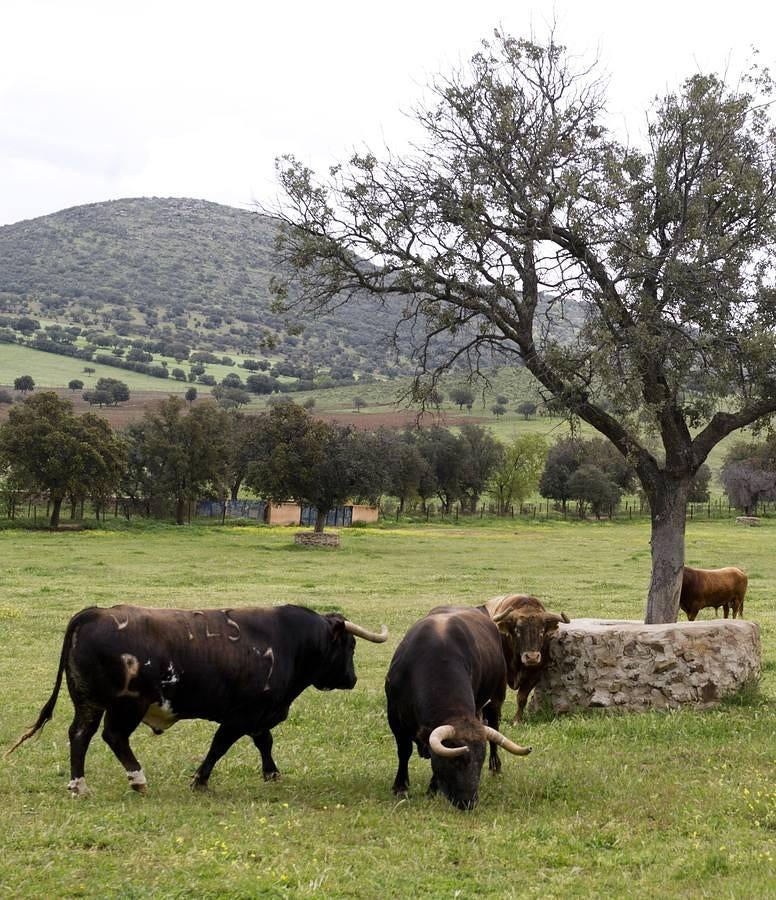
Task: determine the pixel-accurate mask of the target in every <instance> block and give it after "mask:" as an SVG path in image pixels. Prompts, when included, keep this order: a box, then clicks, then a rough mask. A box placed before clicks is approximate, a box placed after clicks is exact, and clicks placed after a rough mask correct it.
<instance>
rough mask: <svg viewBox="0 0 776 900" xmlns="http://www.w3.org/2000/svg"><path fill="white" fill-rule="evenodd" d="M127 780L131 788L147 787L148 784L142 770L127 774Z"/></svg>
mask: <svg viewBox="0 0 776 900" xmlns="http://www.w3.org/2000/svg"><path fill="white" fill-rule="evenodd" d="M127 778H128V779H129V784H130V787H145V786H146V785H147V784H148V782H147V781H146V777H145V775H144V774H143V770H142V769H138V770H137V772H127Z"/></svg>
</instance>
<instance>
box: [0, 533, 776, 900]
mask: <svg viewBox="0 0 776 900" xmlns="http://www.w3.org/2000/svg"><path fill="white" fill-rule="evenodd" d="M292 534H293V530H289V529H268V528H264V527H236V526H226V527H218V526H214V527H206V526H201V525H195V526H192V527H187V528H182V529H175V528H173V527H171V526H164V525H157V526H153V525H145V526H141V525H132V526H127V527H124V528H118V527H115V528H112V529H110V530H88V531H82V532H69V533H61V534H58V533H50V532H44V531H40V532H30V531H27V532H25V531H21V530H11V529H9V530H5V531H0V554H2V559H3V568H4V574H3V581H2V585H3V586H2V592H0V634H2V641H0V691H2V709H3V715H2V717H0V746H7V745H8V744H10V743H11V742H12V741H13V740H14V739H15V738H16V737H17V736H18V735H19V733H20V732H21V731H22V730H23V729H24V728H25V727H26V726H27V725H28V724H29V723H30V722H31V721H33V719H34V718H35V716H36V715H37V713H38V711H39V709H40V707H41V706H42V704H43V702H44V701H45V700H46V698H47V697H48V696H49V693H50V691H51V687H52V685H53V681H54V675H55V671H56V666H57V661H58V657H59V651H60V646H61V638H62V634H63V632H64V628H65V625H66V623H67V620H68V618H69V617H70V615H71V614H72V613H73V612H75V611H76V610H78V609H80V608H81V607H83V606H86V605H89V604H99V605H109V604H112V603H115V602H132V603H141V604H146V605H158V606H183V607H195V608H196V607H202V606H214V607H228V606H236V605H241V604H242V605H247V604H276V603H285V602H298V603H304V604H307V605H310V606H312V607H314V608H315V609H318V610H320V611H325V610H331V609H338V610H341V611H343V612H345V614H346V615H347V616H349V617H350V618H352V619H354V620H356V621H359V622H361V623H363V624H364V625H366V626H369V627H377V626H378V625H379V624H380V623H382V622H385V623H386V624H387V625H388V627H389V628H390V630H391V635H390V637H389V640H388V642H387V643H386V644H384V645H372V644H366V643H364V642H360V643H359V646H358V648H357V653H356V668H357V671H358V674H359V682H358V684H357V685H356V687H355V689H354V690H353V691H352V692H334V693H326V694H323V693H319V692H317V691H315V690H312V689H310V690H308V691H307V692H305V693H304V694H303V695H302V696H301V697H300V698H299V700H298V701H297V702H296V703H295V704H294V706H293V707H292V709H291V715H290V717H289V719H288V720H287V721H286V722H285V723H283V724H282V725H280V726H279V727H278V728H277V729H276V730H275V754H274V755H275V759H276V760H277V763H278V766H279V767H280V769H281V771H282V773H283V777H282V779H281V780H280V781H278V782H275V783H269V784H265V783H263V782H262V780H261V775H260V769H259V765H258V764H259V757H258V754H257V752H256V750H255V749H254V747H253V745H252V744H251V743H250V741H248V740H246V739H243V740H242V741H240V742H238V744H237V745H235V747H234V748H232V750H231V751H230V753H229V754H228V755H227V756H226V757H225V758H224V759H223V760H221V762H220V763H219V764H218V766H217V767H216V769H215V771H214V773H213V777H212V779H211V791H210V793H209V794H207V795H204V796H200V795H194V794H192V792H191V791H190V790H189V788H188V780H189V777H190V775H191V774H192V772H193V771H194V769H195V768H196V766H197V764H198V762H199V761H200V759H201V757H202V756H203V755H204V752H205V750H206V749H207V745H208V743H209V740H210V737H211V736H212V733H213V730H214V726H213V725H212V724H211V723H207V722H182V723H179V724H178V725H176V726H175V727H174V728H173V729H171V730H170V731H169V732H167V733H166V734H164V735H163V736H160V737H155V736H153V735H152V734H151V732H150V731H149V730H148V729H146V728H145V727H144V726H141V729H139V730H138V731H137V732H136V734H135V736H134V739H133V745H134V748H135V751H136V753H137V755H138V757H139V759H140V760H141V763H142V764H143V767H144V769H145V772H146V775H147V776H148V779H149V791H148V794H147V795H146V796H145V797H142V796H139V795H136V794H134V793H132V792H131V791H130V790H129V789H128V788H127V786H126V779H125V777H124V774H123V770H122V769H121V767H120V765H119V763H118V762H117V761H116V760H115V759H114V757H113V755H112V754H111V753H110V751H109V750H108V749H107V747H106V746H105V745H104V743H103V742H102V741H101V740H100V739H99V738H96V739H95V740H94V741H93V743H92V747H91V749H90V753H89V755H88V757H87V777H88V781H89V784H90V787H91V789H92V791H93V794H92V796H90V797H89V798H86V799H84V800H79V801H74V800H71V799H70V798H69V797H68V796H67V791H66V784H67V781H68V779H69V772H68V750H67V727H68V725H69V722H70V718H71V705H70V701H69V698H68V697H67V693H66V691H65V690H64V689H63V692H62V694H61V695H60V699H59V703H58V706H57V710H56V713H55V717H54V720H53V721H52V722H51V723H50V724H49V725H48V726H47V727H46V728H45V729H44V731H43V732H42V734H41V735H40V737H39V738H38V739H36V740H34V741H32V742H30V743H28V744H26V745H24V746H23V747H21V748H19V750H17V752H16V753H15V754H14V755H13V756H11V757H9V758H8V760H7V761H6V762H5V765H4V766H3V769H2V774H0V803H2V809H3V815H4V818H5V823H4V826H3V828H2V830H1V831H0V895H2V897H3V898H8V897H42V896H51V897H77V896H84V897H122V898H127V897H129V898H132V897H144V898H145V897H246V898H247V897H256V896H322V897H381V898H382V897H407V896H412V895H415V896H419V897H450V898H452V897H466V898H468V897H471V898H474V897H500V898H503V897H526V898H528V897H537V898H538V897H541V898H543V900H545V898H555V897H557V898H561V897H562V898H567V897H586V898H587V897H601V898H604V897H606V898H610V897H628V898H633V897H644V898H647V897H649V898H654V897H661V898H666V897H690V898H695V897H698V898H700V897H736V898H737V897H741V898H744V897H746V898H754V897H756V898H765V897H775V896H776V874H775V873H776V740H775V739H774V732H775V731H776V605H775V604H774V597H776V554H774V553H773V544H774V539H775V538H776V523H774V522H770V521H768V522H766V523H765V525H764V526H763V527H762V528H759V529H741V528H736V527H735V525H734V524H733V523H732V522H730V521H722V522H711V523H693V524H692V525H691V526H690V530H689V533H688V541H687V546H688V562H690V563H695V564H701V565H716V564H723V563H735V564H738V565H741V566H743V567H744V568H745V569H747V571H748V572H749V576H750V591H749V595H748V597H747V602H746V610H745V612H746V616H747V618H751V619H754V620H756V621H758V622H760V623H761V627H762V640H763V655H764V674H763V679H762V683H761V686H760V689H759V691H757V692H755V693H752V694H751V695H748V696H747V697H746V698H745V699H743V700H740V701H737V702H729V703H727V704H726V705H724V706H722V707H720V708H718V709H716V710H713V711H706V712H698V711H694V710H690V709H688V710H686V711H681V712H674V713H670V714H657V713H656V714H642V715H631V716H610V715H605V714H592V713H591V714H585V715H573V716H569V717H564V718H559V719H554V720H553V719H547V718H542V717H540V716H533V717H529V718H528V720H527V721H526V722H525V723H524V725H522V726H521V727H520V728H519V729H516V728H512V727H511V726H509V725H508V724H505V725H504V726H503V727H504V731H505V732H506V733H507V734H509V735H510V736H511V737H513V738H515V739H516V740H518V741H520V742H521V743H528V744H531V745H532V746H533V747H534V752H533V754H532V755H531V756H530V757H528V758H527V759H518V758H515V757H507V759H506V760H505V763H504V771H503V773H502V775H501V776H500V777H499V778H492V777H490V776H488V775H487V774H485V775H484V776H483V787H482V790H481V799H480V805H479V807H478V808H477V809H476V810H474V811H473V812H471V813H461V812H458V811H456V810H454V809H453V808H452V807H451V806H450V805H449V804H448V803H447V802H446V801H444V800H443V799H439V798H435V799H428V798H426V796H425V788H426V786H427V783H428V779H429V777H430V767H429V764H428V762H427V761H424V760H420V759H418V758H417V757H414V758H413V760H412V763H411V767H410V777H411V780H412V793H411V797H410V799H409V800H408V801H403V802H397V801H396V799H395V798H394V797H393V796H392V794H391V791H390V786H391V783H392V780H393V776H394V772H395V765H396V759H395V749H394V743H393V739H392V736H391V733H390V730H389V729H388V725H387V722H386V717H385V701H384V695H383V687H382V685H383V679H384V676H385V672H386V669H387V666H388V663H389V660H390V657H391V654H392V653H393V650H394V649H395V647H396V644H397V643H398V641H399V639H400V638H401V636H402V634H403V633H404V631H405V630H406V629H407V628H408V627H409V625H410V624H412V622H413V621H415V620H416V619H417V618H418V617H420V616H421V615H422V614H424V613H425V612H426V611H428V609H430V608H431V607H432V606H434V605H437V604H439V603H453V604H460V605H470V604H476V603H479V602H481V601H483V600H484V599H485V598H487V597H488V596H491V595H493V594H497V593H502V592H505V591H509V590H521V591H530V592H534V593H536V594H537V595H538V596H539V597H541V598H543V599H544V600H545V601H546V604H547V606H548V607H549V608H552V609H554V610H556V611H557V610H560V609H563V610H565V611H566V612H567V613H568V614H569V615H570V616H572V617H574V616H591V615H592V616H596V615H603V616H617V617H623V618H640V617H641V616H642V614H643V607H644V593H645V585H646V583H647V580H648V572H649V546H648V537H649V535H648V529H647V527H646V525H644V524H642V523H639V524H635V523H634V524H630V525H628V524H625V525H612V524H611V523H601V524H594V523H587V524H584V523H582V524H581V523H572V522H569V523H550V524H544V523H536V524H523V523H517V524H515V523H512V522H510V523H508V524H505V523H502V524H493V523H490V524H488V523H487V522H485V523H483V524H480V523H479V522H473V523H470V524H461V525H459V526H458V527H454V526H452V525H451V526H429V527H409V526H403V527H388V526H384V527H375V528H360V529H351V530H348V531H346V532H344V533H343V545H342V547H341V549H340V550H338V551H310V550H304V549H301V548H298V547H296V546H294V544H293V542H292ZM702 615H703V614H702ZM513 703H514V699H513V698H512V697H510V698H508V701H507V707H506V710H507V712H508V713H509V714H510V715H511V712H512V710H513ZM506 721H507V722H508V719H507V720H506Z"/></svg>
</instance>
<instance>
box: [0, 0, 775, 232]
mask: <svg viewBox="0 0 776 900" xmlns="http://www.w3.org/2000/svg"><path fill="white" fill-rule="evenodd" d="M773 9H774V4H773V3H772V2H771V3H766V2H761V0H758V2H754V0H737V2H732V3H731V2H726V3H724V4H723V3H715V2H713V0H703V2H698V0H670V2H668V0H653V2H648V0H647V2H640V3H635V2H628V0H618V2H615V0H611V2H610V0H554V2H542V0H525V2H520V0H513V2H507V0H502V2H492V0H466V2H459V0H445V2H438V0H414V2H410V0H390V2H388V0H381V2H379V3H378V2H370V0H359V2H350V0H342V2H340V0H325V2H324V0H317V2H302V0H285V2H283V0H274V2H271V3H263V2H259V0H245V2H238V0H211V2H208V3H202V2H199V0H151V2H149V0H133V2H131V3H130V2H128V0H0V11H1V13H2V14H1V15H0V29H1V30H0V98H1V99H2V103H0V225H4V224H9V223H12V222H17V221H20V220H22V219H29V218H34V217H36V216H41V215H46V214H48V213H52V212H56V211H57V210H60V209H64V208H66V207H70V206H77V205H80V204H83V203H93V202H98V201H103V200H112V199H117V198H120V197H152V196H156V197H196V198H203V199H206V200H213V201H216V202H219V203H226V204H229V205H232V206H240V207H251V206H252V204H253V203H254V202H255V201H260V202H263V203H265V204H269V205H271V204H272V203H273V200H274V198H275V196H276V194H277V188H276V183H275V176H274V159H275V157H276V156H278V155H280V154H283V153H288V152H293V153H294V154H295V155H297V156H298V157H300V158H301V159H303V160H304V161H306V162H308V163H311V164H312V165H314V166H315V167H321V166H326V165H329V164H330V163H333V162H335V161H337V160H341V159H343V158H345V157H347V156H348V155H349V154H350V153H351V152H352V150H353V149H355V148H359V149H361V148H363V147H364V146H366V145H368V146H370V147H372V148H373V149H375V150H379V149H380V148H381V147H382V146H384V145H388V146H390V147H391V148H392V149H396V150H401V149H402V147H403V146H405V145H406V142H407V140H408V136H409V134H410V133H411V125H410V121H409V119H408V115H407V114H408V113H409V112H410V111H411V109H412V107H413V106H414V105H415V104H416V103H417V101H418V100H419V98H420V97H421V94H422V91H423V87H424V85H425V84H426V83H427V82H428V81H429V80H430V79H431V77H432V76H433V75H434V74H435V73H437V72H445V71H448V70H449V69H450V68H451V67H454V66H456V65H458V64H460V63H462V62H463V61H464V60H465V59H466V58H467V57H468V56H470V55H471V53H472V52H474V51H475V50H476V48H477V45H478V43H479V41H480V40H481V39H482V38H485V37H487V36H488V35H490V34H491V33H492V30H493V28H494V27H496V26H498V25H500V26H502V27H503V28H504V29H505V30H506V31H508V32H509V33H511V34H513V35H517V36H524V35H525V36H528V35H529V34H530V33H531V32H533V33H534V34H535V35H536V36H537V37H541V36H543V35H546V33H547V29H548V26H549V25H550V24H551V23H552V22H553V21H554V22H555V23H556V35H557V37H558V38H559V39H560V40H561V42H563V43H564V44H566V46H567V47H569V49H570V50H571V51H572V52H573V53H574V54H575V55H578V56H580V57H581V58H582V59H585V60H591V59H593V58H595V57H597V58H598V59H599V60H600V64H601V67H602V70H603V71H604V72H606V73H607V74H608V75H609V77H610V79H611V83H610V93H609V96H610V98H611V99H610V104H609V109H610V112H611V114H612V121H613V122H614V124H615V127H618V128H621V129H622V130H623V133H624V132H625V129H626V128H627V130H628V133H629V134H630V135H631V136H632V137H633V136H636V135H638V133H639V131H640V130H641V129H642V127H643V122H644V118H645V115H644V111H645V108H646V106H647V105H648V103H649V101H650V98H652V97H653V96H654V95H655V94H659V93H663V92H665V91H666V90H669V89H672V88H674V87H676V86H677V85H678V84H679V83H680V82H681V80H682V79H683V78H684V77H686V76H687V75H689V74H692V73H693V72H695V71H698V70H704V71H705V70H715V71H722V70H728V71H730V72H736V71H739V70H740V68H741V67H742V66H743V65H744V64H745V63H746V60H747V59H748V58H749V55H750V49H751V47H753V46H755V47H757V48H758V49H759V51H760V57H759V59H760V61H761V62H762V63H764V64H766V65H770V66H771V67H772V68H774V69H776V13H774V12H772V11H770V10H773Z"/></svg>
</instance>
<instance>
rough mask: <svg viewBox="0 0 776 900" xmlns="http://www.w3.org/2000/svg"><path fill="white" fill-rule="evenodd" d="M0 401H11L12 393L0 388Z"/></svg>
mask: <svg viewBox="0 0 776 900" xmlns="http://www.w3.org/2000/svg"><path fill="white" fill-rule="evenodd" d="M0 403H13V395H12V394H11V392H10V391H7V390H6V389H5V388H0Z"/></svg>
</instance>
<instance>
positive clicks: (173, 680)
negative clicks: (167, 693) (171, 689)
mask: <svg viewBox="0 0 776 900" xmlns="http://www.w3.org/2000/svg"><path fill="white" fill-rule="evenodd" d="M180 680H181V677H180V675H179V674H178V673H177V672H176V671H175V665H174V664H173V663H172V662H170V663H169V665H168V666H167V677H166V678H163V679H162V684H163V685H164V686H165V687H168V686H169V685H171V684H177V683H178V682H179V681H180Z"/></svg>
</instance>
